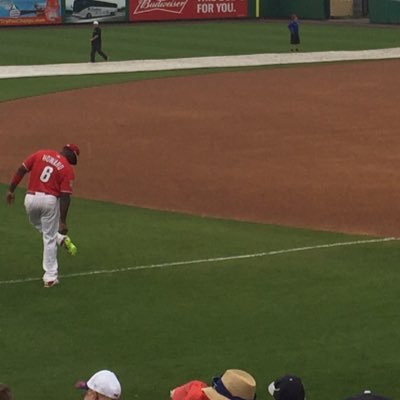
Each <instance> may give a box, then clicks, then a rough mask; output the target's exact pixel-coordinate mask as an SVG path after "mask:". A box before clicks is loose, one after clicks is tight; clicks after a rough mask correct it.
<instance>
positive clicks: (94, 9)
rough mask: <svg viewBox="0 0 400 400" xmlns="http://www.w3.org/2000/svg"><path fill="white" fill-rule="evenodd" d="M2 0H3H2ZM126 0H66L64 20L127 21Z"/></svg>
mask: <svg viewBox="0 0 400 400" xmlns="http://www.w3.org/2000/svg"><path fill="white" fill-rule="evenodd" d="M0 1H1V0H0ZM127 19H128V16H127V11H126V0H109V1H106V0H101V1H100V0H65V15H64V22H66V23H70V24H79V23H88V22H93V21H94V20H97V21H99V22H104V21H107V22H113V21H115V22H116V21H126V20H127Z"/></svg>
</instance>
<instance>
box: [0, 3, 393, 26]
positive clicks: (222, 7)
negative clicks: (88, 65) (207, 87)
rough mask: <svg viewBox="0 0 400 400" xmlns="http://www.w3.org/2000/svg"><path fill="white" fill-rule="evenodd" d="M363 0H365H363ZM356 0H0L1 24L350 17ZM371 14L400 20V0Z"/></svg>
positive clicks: (376, 6)
mask: <svg viewBox="0 0 400 400" xmlns="http://www.w3.org/2000/svg"><path fill="white" fill-rule="evenodd" d="M362 1H363V2H365V1H367V0H362ZM355 2H356V0H290V1H289V0H0V26H11V25H25V26H26V25H54V24H81V23H91V22H93V21H94V20H95V19H97V20H99V21H101V22H127V21H130V22H138V21H176V20H201V19H207V20H210V19H230V18H231V19H233V18H235V19H238V18H258V17H261V18H283V19H288V18H289V16H290V15H291V14H297V15H298V16H299V17H300V18H301V19H321V20H323V19H328V18H330V17H348V16H351V13H352V12H353V11H354V5H355ZM368 10H369V18H370V20H371V22H376V23H400V0H368Z"/></svg>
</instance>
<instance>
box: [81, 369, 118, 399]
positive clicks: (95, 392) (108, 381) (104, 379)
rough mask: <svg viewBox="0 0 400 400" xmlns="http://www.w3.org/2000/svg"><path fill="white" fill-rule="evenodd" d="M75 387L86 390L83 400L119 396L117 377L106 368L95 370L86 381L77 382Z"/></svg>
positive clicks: (115, 397) (116, 397)
mask: <svg viewBox="0 0 400 400" xmlns="http://www.w3.org/2000/svg"><path fill="white" fill-rule="evenodd" d="M75 387H76V388H78V389H84V390H86V395H85V398H84V399H85V400H118V399H119V398H120V396H121V384H120V383H119V381H118V378H117V377H116V375H115V374H114V373H113V372H111V371H107V370H102V371H98V372H96V373H95V374H94V375H93V376H92V377H91V378H90V379H89V380H88V381H87V382H85V381H79V382H77V383H76V384H75Z"/></svg>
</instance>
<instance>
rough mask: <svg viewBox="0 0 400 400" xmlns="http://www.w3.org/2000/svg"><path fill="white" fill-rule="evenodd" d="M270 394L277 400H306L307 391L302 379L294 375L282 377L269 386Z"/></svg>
mask: <svg viewBox="0 0 400 400" xmlns="http://www.w3.org/2000/svg"><path fill="white" fill-rule="evenodd" d="M268 392H269V394H270V395H271V396H272V397H273V398H274V399H275V400H305V398H306V396H305V390H304V386H303V383H302V381H301V379H300V378H299V377H297V376H294V375H285V376H282V377H280V378H278V379H276V380H275V381H273V382H272V383H270V384H269V386H268Z"/></svg>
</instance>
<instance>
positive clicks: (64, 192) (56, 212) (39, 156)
mask: <svg viewBox="0 0 400 400" xmlns="http://www.w3.org/2000/svg"><path fill="white" fill-rule="evenodd" d="M78 156H79V148H78V146H77V145H75V144H66V145H65V146H64V147H63V149H62V151H61V152H58V151H55V150H39V151H37V152H36V153H33V154H31V155H30V156H29V157H28V158H27V159H26V160H25V161H24V162H23V163H22V165H21V166H20V167H19V168H18V170H17V172H16V173H15V175H14V176H13V178H12V180H11V183H10V186H9V188H8V192H7V195H6V201H7V203H8V204H10V205H11V204H13V203H14V200H15V193H14V191H15V189H16V187H17V186H18V184H19V183H20V182H21V180H22V178H23V177H24V176H25V174H26V173H28V172H30V177H29V183H28V191H27V192H26V195H25V202H24V205H25V209H26V212H27V214H28V217H29V221H30V223H31V224H32V225H33V226H34V227H35V228H36V229H37V230H38V231H39V232H40V233H41V234H42V237H43V269H44V275H43V282H44V287H46V288H49V287H51V286H54V285H56V284H58V283H59V281H58V262H57V245H59V246H63V247H65V248H66V249H67V251H68V252H69V253H70V254H71V255H75V254H76V252H77V249H76V246H75V245H74V244H73V243H72V242H71V239H70V238H69V237H68V236H67V233H68V227H67V214H68V209H69V205H70V201H71V199H70V196H71V194H72V182H73V180H74V170H73V168H72V166H71V165H76V163H77V162H78Z"/></svg>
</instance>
